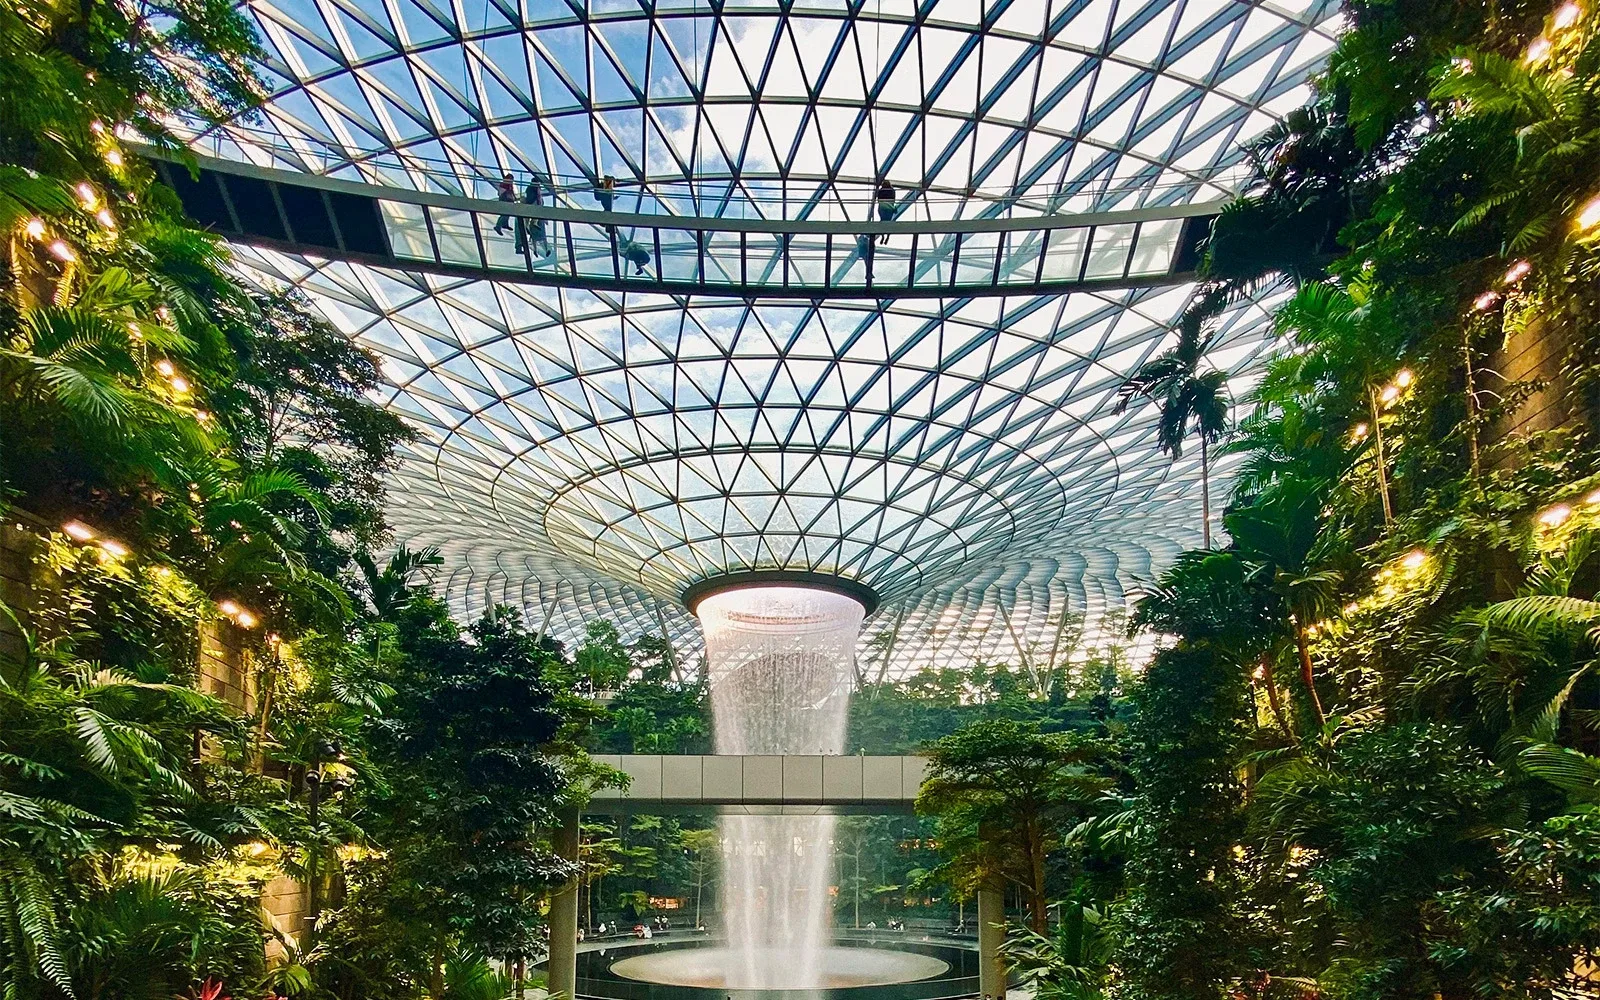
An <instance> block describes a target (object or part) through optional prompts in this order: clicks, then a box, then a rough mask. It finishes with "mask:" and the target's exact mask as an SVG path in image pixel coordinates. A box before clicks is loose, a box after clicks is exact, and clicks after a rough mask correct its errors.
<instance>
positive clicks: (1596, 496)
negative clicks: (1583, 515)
mask: <svg viewBox="0 0 1600 1000" xmlns="http://www.w3.org/2000/svg"><path fill="white" fill-rule="evenodd" d="M1583 502H1584V503H1587V504H1600V490H1595V491H1594V492H1593V493H1591V494H1589V495H1588V496H1586V497H1584V498H1583Z"/></svg>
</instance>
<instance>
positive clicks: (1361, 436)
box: [1350, 422, 1371, 441]
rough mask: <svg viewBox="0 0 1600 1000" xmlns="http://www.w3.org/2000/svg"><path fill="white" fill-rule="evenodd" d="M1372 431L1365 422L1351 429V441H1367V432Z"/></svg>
mask: <svg viewBox="0 0 1600 1000" xmlns="http://www.w3.org/2000/svg"><path fill="white" fill-rule="evenodd" d="M1370 429H1371V428H1369V427H1368V426H1367V425H1366V423H1365V422H1363V423H1359V424H1356V425H1355V426H1354V427H1352V428H1350V440H1352V441H1365V440H1366V439H1367V431H1368V430H1370Z"/></svg>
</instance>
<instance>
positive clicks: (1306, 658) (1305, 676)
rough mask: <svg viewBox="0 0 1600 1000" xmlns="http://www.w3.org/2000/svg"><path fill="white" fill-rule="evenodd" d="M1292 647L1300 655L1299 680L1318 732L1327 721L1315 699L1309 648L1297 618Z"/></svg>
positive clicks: (1315, 684) (1315, 689) (1314, 680)
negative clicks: (1307, 698)
mask: <svg viewBox="0 0 1600 1000" xmlns="http://www.w3.org/2000/svg"><path fill="white" fill-rule="evenodd" d="M1294 645H1295V650H1296V651H1297V652H1298V653H1299V654H1300V680H1301V682H1302V683H1304V684H1305V686H1306V694H1307V695H1308V696H1309V697H1310V698H1311V711H1312V714H1314V715H1315V716H1316V718H1317V728H1318V729H1319V730H1320V729H1321V728H1322V726H1323V724H1324V723H1326V722H1327V721H1328V720H1327V717H1326V716H1325V715H1323V714H1322V699H1321V698H1319V697H1317V681H1316V677H1315V676H1314V675H1313V674H1312V672H1311V648H1310V647H1309V646H1308V645H1306V627H1305V623H1304V622H1302V621H1300V618H1299V616H1296V617H1295V620H1294Z"/></svg>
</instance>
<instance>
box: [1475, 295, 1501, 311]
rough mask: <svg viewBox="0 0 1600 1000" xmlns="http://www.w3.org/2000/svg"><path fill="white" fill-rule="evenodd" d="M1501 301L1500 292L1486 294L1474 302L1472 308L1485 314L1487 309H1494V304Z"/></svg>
mask: <svg viewBox="0 0 1600 1000" xmlns="http://www.w3.org/2000/svg"><path fill="white" fill-rule="evenodd" d="M1499 301H1500V293H1499V292H1484V293H1483V294H1482V295H1480V296H1478V297H1477V298H1475V299H1473V300H1472V308H1474V309H1476V310H1478V311H1479V312H1483V311H1484V310H1485V309H1491V308H1493V307H1494V304H1495V303H1496V302H1499Z"/></svg>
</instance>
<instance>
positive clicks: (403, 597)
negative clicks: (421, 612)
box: [355, 545, 444, 619]
mask: <svg viewBox="0 0 1600 1000" xmlns="http://www.w3.org/2000/svg"><path fill="white" fill-rule="evenodd" d="M355 561H356V565H357V566H359V567H360V568H361V577H362V579H363V580H364V581H365V582H366V584H367V597H368V599H369V600H370V601H371V602H372V610H373V612H374V613H375V614H376V615H377V616H378V617H379V618H381V619H387V618H389V617H391V616H392V615H393V614H394V613H395V612H396V611H400V610H403V609H404V608H405V606H406V604H408V603H409V602H410V600H411V597H412V591H413V589H414V586H415V585H414V583H413V577H415V576H416V575H417V574H418V573H419V572H421V571H422V570H424V569H427V568H429V567H432V566H442V565H443V564H444V557H443V556H441V555H439V549H438V547H437V546H432V545H430V546H429V547H427V548H425V549H423V550H421V551H419V552H413V551H411V550H410V549H408V548H406V547H405V546H404V545H401V546H398V547H397V548H396V549H395V550H394V555H392V556H390V557H389V561H388V562H387V563H385V564H384V566H383V568H382V569H381V570H380V569H379V568H378V564H377V563H376V562H374V561H373V558H372V555H371V553H368V552H357V553H356V554H355Z"/></svg>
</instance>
